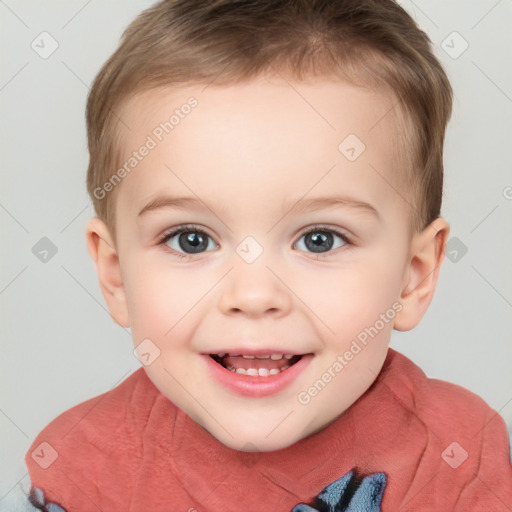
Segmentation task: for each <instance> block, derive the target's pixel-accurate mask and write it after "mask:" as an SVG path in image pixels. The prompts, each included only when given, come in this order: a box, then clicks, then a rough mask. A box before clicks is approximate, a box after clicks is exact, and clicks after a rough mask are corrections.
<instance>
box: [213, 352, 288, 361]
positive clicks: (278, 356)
mask: <svg viewBox="0 0 512 512" xmlns="http://www.w3.org/2000/svg"><path fill="white" fill-rule="evenodd" d="M217 355H218V356H219V357H224V356H226V355H227V356H232V357H236V356H240V355H241V356H242V357H243V358H244V359H255V358H256V359H273V360H274V361H278V360H279V359H282V358H283V357H285V358H286V359H291V358H292V357H293V354H261V355H249V354H243V355H242V354H231V353H229V354H227V353H226V352H220V353H218V354H217Z"/></svg>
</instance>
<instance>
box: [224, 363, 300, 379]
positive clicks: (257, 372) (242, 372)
mask: <svg viewBox="0 0 512 512" xmlns="http://www.w3.org/2000/svg"><path fill="white" fill-rule="evenodd" d="M226 368H227V369H228V370H230V371H232V372H234V373H239V374H240V375H250V376H251V377H256V376H260V377H268V376H269V375H277V374H278V373H281V372H283V371H284V370H286V369H288V368H290V365H289V364H287V365H285V366H283V367H281V369H278V368H273V369H272V370H269V369H267V368H260V369H259V370H257V369H256V368H249V369H248V370H246V369H244V368H234V367H233V366H226Z"/></svg>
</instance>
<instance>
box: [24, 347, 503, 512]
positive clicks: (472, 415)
mask: <svg viewBox="0 0 512 512" xmlns="http://www.w3.org/2000/svg"><path fill="white" fill-rule="evenodd" d="M26 463H27V466H28V469H29V473H30V478H31V483H32V487H33V489H32V501H33V502H34V503H38V504H39V505H38V506H39V508H41V509H43V510H57V511H58V510H65V511H67V512H75V511H77V512H78V511H79V512H87V511H101V512H117V511H119V512H145V511H151V512H164V511H165V512H210V511H211V512H231V511H232V512H240V511H244V512H256V511H258V512H261V511H263V512H266V511H272V512H274V511H276V512H279V511H283V512H290V511H292V510H294V512H305V511H322V512H323V511H325V512H327V511H329V512H335V511H339V512H341V511H345V512H348V511H358V512H363V511H368V512H375V511H384V512H397V511H400V512H424V511H429V512H430V511H442V512H510V511H511V510H512V467H511V464H510V455H509V442H508V436H507V431H506V429H505V424H504V421H503V419H502V418H501V417H500V416H499V414H498V413H497V412H495V411H494V410H492V409H491V408H490V407H489V406H488V405H487V404H486V403H485V402H484V401H483V400H482V399H481V398H479V397H478V396H477V395H475V394H473V393H471V392H470V391H468V390H466V389H464V388H462V387H460V386H457V385H454V384H449V383H447V382H444V381H440V380H435V379H429V378H427V377H426V375H425V374H424V373H423V371H422V370H421V369H420V368H418V367H417V366H416V365H415V364H413V363H412V362H411V361H410V360H409V359H407V358H406V357H404V356H403V355H401V354H399V353H398V352H396V351H394V350H392V349H389V352H388V356H387V359H386V361H385V363H384V366H383V368H382V371H381V372H380V374H379V376H378V378H377V379H376V380H375V382H374V383H373V384H372V386H371V387H370V388H369V389H368V391H367V392H366V393H365V394H364V395H363V396H362V397H361V398H360V399H359V400H357V401H356V402H355V403H354V404H353V405H352V407H350V409H349V410H348V411H346V412H345V413H344V414H343V415H341V416H340V417H339V418H338V419H337V420H336V421H334V422H333V423H331V424H330V425H329V426H327V427H326V428H325V429H323V430H322V431H320V432H318V433H316V434H314V435H312V436H309V437H307V438H305V439H302V440H301V441H299V442H297V443H295V444H294V445H292V446H289V447H287V448H284V449H282V450H278V451H275V452H263V453H258V452H250V453H249V452H239V451H237V450H233V449H231V448H228V447H226V446H224V445H223V444H222V443H220V442H219V441H217V440H216V439H215V438H214V437H213V436H212V435H211V434H209V433H208V432H207V431H206V430H204V429H203V428H202V427H201V426H199V425H198V424H196V423H195V422H194V421H193V420H192V419H191V418H189V417H188V416H187V415H186V414H185V413H184V412H183V411H181V410H180V409H178V408H177V407H176V406H175V405H174V404H173V403H172V402H170V401H169V400H168V399H167V398H166V397H165V396H164V395H162V394H161V393H160V392H159V391H158V390H157V388H156V387H155V386H154V385H153V383H152V382H151V381H150V380H149V378H148V377H147V375H146V373H145V371H144V369H143V368H141V369H139V370H137V371H135V372H134V373H133V374H131V375H130V376H129V377H128V378H127V379H126V380H124V381H123V382H122V383H121V384H119V385H118V386H117V387H116V388H114V389H113V390H111V391H109V392H108V393H105V394H102V395H100V396H97V397H95V398H92V399H90V400H87V401H86V402H84V403H81V404H79V405H77V406H75V407H73V408H72V409H70V410H68V411H66V412H64V413H63V414H61V415H60V416H58V417H57V418H56V419H55V420H53V421H52V422H51V423H50V424H49V425H48V426H47V427H46V428H45V429H44V430H43V431H42V432H41V433H40V434H39V435H38V436H37V438H36V440H35V441H34V443H33V444H32V446H31V448H30V449H29V451H28V452H27V455H26ZM52 504H53V505H52ZM299 504H301V505H299ZM305 504H309V505H305ZM52 507H53V508H52Z"/></svg>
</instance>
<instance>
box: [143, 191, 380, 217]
mask: <svg viewBox="0 0 512 512" xmlns="http://www.w3.org/2000/svg"><path fill="white" fill-rule="evenodd" d="M336 206H343V207H347V208H351V209H354V210H359V211H362V212H367V213H370V214H372V215H373V216H375V217H377V218H380V215H379V212H378V211H377V209H376V208H375V207H374V206H372V205H371V204H370V203H367V202H365V201H359V200H356V199H352V198H348V197H317V198H312V199H298V200H297V201H295V203H291V204H290V205H287V206H286V207H285V209H284V211H283V213H285V214H286V215H288V214H289V213H303V212H311V211H317V210H322V209H325V208H333V207H336ZM161 208H176V209H187V208H189V209H196V210H210V211H212V212H213V211H214V209H213V208H211V207H210V206H208V205H207V204H206V203H205V202H204V201H201V200H200V199H198V198H196V197H170V196H161V197H157V198H155V199H153V200H152V201H150V202H149V203H148V204H146V206H144V208H142V210H141V211H140V212H139V217H140V216H141V215H144V214H145V213H147V212H150V211H154V210H158V209H161ZM222 209H223V210H224V209H225V207H223V208H222Z"/></svg>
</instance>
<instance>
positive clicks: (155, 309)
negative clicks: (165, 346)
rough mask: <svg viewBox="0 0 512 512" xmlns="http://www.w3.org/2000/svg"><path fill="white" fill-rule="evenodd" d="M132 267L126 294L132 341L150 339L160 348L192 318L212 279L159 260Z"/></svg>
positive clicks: (126, 283) (126, 284) (127, 280)
mask: <svg viewBox="0 0 512 512" xmlns="http://www.w3.org/2000/svg"><path fill="white" fill-rule="evenodd" d="M131 268H132V270H129V271H128V275H127V279H126V280H125V291H126V296H127V301H128V310H129V314H130V320H131V329H132V333H133V337H134V341H135V342H137V341H138V340H140V339H144V338H150V339H154V340H155V342H156V343H157V344H159V345H160V344H161V343H162V342H165V341H167V340H170V339H171V338H175V332H176V331H177V330H178V328H179V327H180V326H181V325H180V324H185V323H187V321H190V319H191V318H193V317H194V308H197V305H198V301H200V299H201V297H203V296H204V295H205V293H206V292H207V291H208V289H209V288H211V286H212V284H213V283H210V281H213V276H212V279H208V278H207V276H202V277H201V276H199V275H198V274H197V273H195V272H183V271H177V270H176V268H174V267H171V266H169V265H166V264H165V263H164V262H162V261H161V258H158V257H157V258H152V259H149V258H147V261H146V262H145V263H144V264H142V262H138V263H137V264H136V265H132V267H131ZM213 282H214V281H213Z"/></svg>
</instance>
